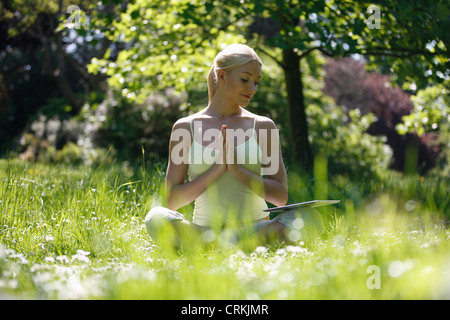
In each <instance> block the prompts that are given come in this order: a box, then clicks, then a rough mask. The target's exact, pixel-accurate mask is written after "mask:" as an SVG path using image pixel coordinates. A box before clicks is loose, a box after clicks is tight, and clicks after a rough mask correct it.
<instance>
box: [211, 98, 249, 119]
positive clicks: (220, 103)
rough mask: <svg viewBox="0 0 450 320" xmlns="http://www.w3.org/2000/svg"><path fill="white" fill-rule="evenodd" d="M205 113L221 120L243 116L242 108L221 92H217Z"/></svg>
mask: <svg viewBox="0 0 450 320" xmlns="http://www.w3.org/2000/svg"><path fill="white" fill-rule="evenodd" d="M205 111H206V113H207V114H209V115H210V116H212V117H214V118H219V119H223V118H226V117H230V116H236V115H240V114H242V108H241V107H240V106H239V105H238V104H236V103H233V102H231V101H230V100H229V99H227V97H224V96H223V95H221V94H220V93H219V92H216V94H215V95H214V97H213V99H212V101H211V103H210V104H209V105H208V106H207V107H206V110H205Z"/></svg>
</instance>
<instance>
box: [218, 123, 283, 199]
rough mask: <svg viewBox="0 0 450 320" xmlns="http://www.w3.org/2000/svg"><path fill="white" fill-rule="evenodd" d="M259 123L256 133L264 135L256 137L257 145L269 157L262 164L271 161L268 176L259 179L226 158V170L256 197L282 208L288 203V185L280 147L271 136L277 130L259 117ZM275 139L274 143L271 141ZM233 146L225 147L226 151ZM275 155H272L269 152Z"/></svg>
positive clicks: (275, 136) (232, 160)
mask: <svg viewBox="0 0 450 320" xmlns="http://www.w3.org/2000/svg"><path fill="white" fill-rule="evenodd" d="M258 119H261V121H258V130H257V131H258V132H260V133H262V132H261V130H265V131H263V132H265V133H266V134H262V135H258V143H259V145H260V147H261V149H262V151H263V154H265V155H269V154H270V157H268V156H267V157H263V158H264V162H267V161H268V160H270V161H271V163H270V166H274V167H273V168H271V170H270V171H271V172H270V174H267V175H266V177H265V178H263V177H261V176H260V175H257V174H255V173H253V172H252V171H250V170H248V169H247V168H245V167H244V166H242V165H239V164H237V163H236V161H234V159H229V157H228V158H227V169H228V171H229V172H231V173H232V174H233V175H234V176H235V177H236V178H237V179H238V180H239V181H241V182H242V183H243V184H244V185H246V186H247V187H248V188H250V189H251V190H252V191H253V192H255V193H256V194H257V195H259V196H260V197H262V198H263V199H264V200H266V201H268V202H270V203H272V204H274V205H276V206H284V205H286V203H287V201H288V185H287V175H286V169H285V167H284V163H283V158H282V156H281V146H280V141H279V137H278V132H277V131H276V132H275V133H276V134H274V135H272V134H271V130H277V128H276V126H275V124H274V123H273V121H272V120H270V119H269V118H265V117H259V118H258ZM273 139H276V141H273ZM231 147H233V146H230V147H229V145H227V151H229V150H230V148H231ZM272 149H273V151H274V153H275V154H272V153H271V151H272Z"/></svg>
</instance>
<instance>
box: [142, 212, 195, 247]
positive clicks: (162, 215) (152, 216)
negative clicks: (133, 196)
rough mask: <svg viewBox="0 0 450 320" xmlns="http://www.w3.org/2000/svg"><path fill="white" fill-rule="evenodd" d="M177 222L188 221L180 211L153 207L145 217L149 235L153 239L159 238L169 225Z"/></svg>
mask: <svg viewBox="0 0 450 320" xmlns="http://www.w3.org/2000/svg"><path fill="white" fill-rule="evenodd" d="M175 221H186V220H185V218H184V216H183V215H182V214H181V213H179V212H178V211H174V210H170V209H168V208H165V207H153V208H152V209H151V210H150V211H149V212H148V213H147V215H146V216H145V219H144V223H145V227H146V228H147V233H148V234H149V235H150V237H152V238H153V239H156V238H158V236H159V234H160V233H161V230H162V229H163V227H164V226H166V225H167V224H168V223H172V222H175Z"/></svg>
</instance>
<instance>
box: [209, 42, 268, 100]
mask: <svg viewBox="0 0 450 320" xmlns="http://www.w3.org/2000/svg"><path fill="white" fill-rule="evenodd" d="M254 60H255V61H257V62H259V64H261V66H262V61H261V59H260V58H259V57H258V55H257V54H256V52H255V50H253V49H252V48H250V47H249V46H247V45H245V44H239V43H236V44H231V45H229V46H227V47H226V48H225V49H223V50H222V51H221V52H219V53H218V54H217V56H216V57H215V58H214V63H213V65H212V67H211V69H210V70H209V73H208V95H209V102H211V101H212V99H213V97H214V94H215V93H216V89H217V84H218V83H217V71H218V70H225V71H231V70H232V69H234V68H237V67H240V66H243V65H244V64H246V63H249V62H250V61H254Z"/></svg>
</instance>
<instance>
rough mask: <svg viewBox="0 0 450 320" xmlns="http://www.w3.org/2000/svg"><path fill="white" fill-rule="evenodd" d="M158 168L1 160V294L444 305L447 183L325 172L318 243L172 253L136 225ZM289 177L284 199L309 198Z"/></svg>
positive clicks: (157, 191) (157, 180)
mask: <svg viewBox="0 0 450 320" xmlns="http://www.w3.org/2000/svg"><path fill="white" fill-rule="evenodd" d="M164 169H165V168H164V165H163V164H155V165H153V166H151V167H145V166H141V167H140V168H137V169H136V168H131V167H129V166H127V165H124V164H104V165H100V166H98V167H95V168H92V167H85V166H76V167H73V166H64V165H50V164H39V163H26V162H20V161H17V160H7V159H5V160H0V298H6V299H10V298H11V299H55V300H60V299H69V300H72V299H205V300H209V299H220V300H235V299H251V300H257V299H266V300H271V299H276V300H290V299H449V298H450V250H449V249H450V246H449V240H450V231H449V229H448V225H447V221H448V219H449V218H450V212H449V211H450V201H449V196H448V195H449V193H450V184H449V180H450V179H449V178H445V177H431V176H430V177H420V176H403V175H401V174H398V173H394V172H389V173H386V174H385V176H383V177H382V178H380V179H360V180H358V179H357V180H356V181H355V180H352V179H350V178H349V177H345V176H330V177H328V181H327V183H326V187H324V188H323V189H322V190H321V192H322V194H323V192H324V190H325V192H326V195H327V198H330V199H340V200H341V203H340V204H338V205H335V206H330V207H326V208H325V207H324V208H322V209H321V210H320V214H321V215H322V217H323V220H324V229H323V232H322V234H321V235H320V237H318V238H317V239H315V240H314V241H310V242H303V241H300V242H298V243H294V244H289V245H277V246H272V247H264V246H259V247H256V248H254V249H252V250H243V249H241V248H240V247H238V246H221V247H216V248H213V249H208V250H199V251H195V252H170V251H167V250H163V248H160V247H159V246H158V245H157V244H156V243H154V242H153V241H152V239H151V238H150V237H149V236H148V234H147V232H146V228H145V226H144V223H143V220H144V217H145V214H146V213H147V212H148V210H149V209H150V208H151V207H152V206H153V205H157V204H159V203H161V199H163V198H164V191H163V188H162V185H163V181H164ZM288 173H289V190H290V202H294V201H295V202H300V201H308V200H312V199H313V197H314V196H315V195H317V192H318V191H317V188H316V186H314V179H310V178H306V177H305V176H303V175H301V174H299V173H296V172H294V171H293V170H288ZM191 210H192V207H190V206H188V207H186V208H183V211H182V212H183V213H185V214H186V215H187V216H189V214H190V212H191Z"/></svg>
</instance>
